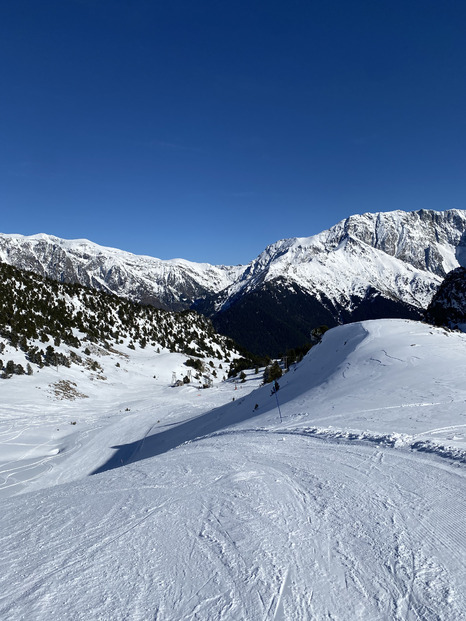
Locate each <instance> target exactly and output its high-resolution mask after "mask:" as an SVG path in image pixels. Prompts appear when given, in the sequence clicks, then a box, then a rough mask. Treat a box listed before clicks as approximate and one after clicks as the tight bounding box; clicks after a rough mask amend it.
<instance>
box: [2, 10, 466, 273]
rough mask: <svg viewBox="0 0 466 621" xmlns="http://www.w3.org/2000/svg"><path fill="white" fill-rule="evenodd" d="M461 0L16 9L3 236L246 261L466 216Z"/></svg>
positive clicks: (7, 65)
mask: <svg viewBox="0 0 466 621" xmlns="http://www.w3.org/2000/svg"><path fill="white" fill-rule="evenodd" d="M465 32H466V3H465V2H460V1H459V0H458V1H451V0H442V1H440V0H387V1H385V0H365V1H362V0H338V1H337V0H319V1H313V0H283V1H274V0H262V1H255V0H229V1H223V0H215V1H214V0H183V1H180V0H166V1H165V0H164V1H159V0H56V1H49V0H41V1H39V0H10V1H4V2H2V3H1V6H0V53H1V57H0V58H1V61H0V88H1V91H0V92H1V95H0V209H1V221H0V231H1V232H3V233H22V234H25V235H29V234H33V233H39V232H44V233H50V234H54V235H57V236H59V237H64V238H68V239H74V238H81V237H85V238H88V239H91V240H92V241H95V242H96V243H99V244H103V245H107V246H114V247H117V248H122V249H124V250H129V251H131V252H135V253H138V254H149V255H152V256H156V257H160V258H163V259H168V258H174V257H183V258H186V259H190V260H193V261H207V262H210V263H217V264H219V263H225V264H235V263H246V262H248V261H250V260H251V259H253V258H254V257H255V256H256V255H257V254H258V253H259V252H261V251H262V250H263V249H264V247H265V246H266V245H267V244H269V243H272V242H274V241H276V240H278V239H281V238H284V237H292V236H308V235H313V234H314V233H318V232H319V231H321V230H323V229H326V228H328V227H329V226H331V225H333V224H335V223H336V222H338V221H339V220H341V219H342V218H345V217H347V216H349V215H351V214H353V213H363V212H366V211H388V210H393V209H404V210H414V209H421V208H426V209H439V210H441V209H448V208H460V209H463V208H466V201H465V198H466V36H465Z"/></svg>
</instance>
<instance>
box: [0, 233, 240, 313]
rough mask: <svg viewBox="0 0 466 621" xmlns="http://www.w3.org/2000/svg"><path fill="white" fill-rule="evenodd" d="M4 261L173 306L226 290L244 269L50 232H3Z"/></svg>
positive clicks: (1, 254) (0, 247)
mask: <svg viewBox="0 0 466 621" xmlns="http://www.w3.org/2000/svg"><path fill="white" fill-rule="evenodd" d="M0 261H2V262H5V263H8V264H10V265H14V266H15V267H18V268H20V269H26V270H30V271H33V272H36V273H38V274H40V275H42V276H48V277H49V278H53V279H55V280H58V281H60V282H79V283H80V284H83V285H86V286H90V287H93V288H95V289H99V290H103V291H110V292H112V293H116V294H117V295H120V296H123V297H129V298H131V299H133V300H136V301H139V302H143V303H150V304H153V305H155V306H160V307H162V308H168V309H172V310H179V309H182V308H186V307H188V306H189V305H190V303H191V300H192V299H193V298H197V297H201V296H203V295H206V294H211V293H216V292H218V291H220V290H221V289H223V288H225V287H226V286H227V285H229V284H231V282H232V281H233V280H234V279H235V278H236V277H237V275H238V273H240V272H241V271H242V270H243V269H244V268H242V267H241V266H233V267H228V266H223V265H220V266H215V265H210V264H208V263H194V262H191V261H187V260H185V259H169V260H162V259H157V258H154V257H150V256H146V255H135V254H132V253H131V252H126V251H123V250H118V249H116V248H109V247H105V246H100V245H98V244H95V243H93V242H91V241H89V240H87V239H76V240H66V239H61V238H59V237H55V236H53V235H46V234H44V233H40V234H37V235H31V236H25V235H19V234H0Z"/></svg>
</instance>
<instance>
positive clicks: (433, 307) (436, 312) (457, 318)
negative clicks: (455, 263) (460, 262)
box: [425, 267, 466, 328]
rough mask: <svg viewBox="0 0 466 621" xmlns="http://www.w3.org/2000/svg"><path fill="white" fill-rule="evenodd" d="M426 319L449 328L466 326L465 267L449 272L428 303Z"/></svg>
mask: <svg viewBox="0 0 466 621" xmlns="http://www.w3.org/2000/svg"><path fill="white" fill-rule="evenodd" d="M425 318H426V320H427V321H429V322H431V323H433V324H435V325H438V326H446V327H449V328H457V327H462V328H464V327H465V326H466V268H464V267H458V268H457V269H456V270H453V271H452V272H450V273H449V274H448V275H447V277H446V278H445V280H444V281H443V282H442V284H441V285H440V287H439V289H438V291H437V293H436V294H435V295H434V297H433V298H432V301H431V303H430V304H429V306H428V308H427V311H426V315H425Z"/></svg>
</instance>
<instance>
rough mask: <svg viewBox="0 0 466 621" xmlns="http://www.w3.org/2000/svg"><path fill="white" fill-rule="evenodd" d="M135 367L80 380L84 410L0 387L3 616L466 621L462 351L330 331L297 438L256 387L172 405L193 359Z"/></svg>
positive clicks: (37, 387)
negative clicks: (180, 372) (176, 383)
mask: <svg viewBox="0 0 466 621" xmlns="http://www.w3.org/2000/svg"><path fill="white" fill-rule="evenodd" d="M132 356H133V357H132V358H131V359H128V360H127V361H126V362H125V363H124V364H125V365H126V369H127V374H126V376H127V378H128V380H127V382H126V383H124V384H122V383H116V382H113V379H112V368H113V367H114V365H115V361H114V360H112V359H111V357H109V358H108V360H103V361H102V364H103V365H104V364H105V365H106V366H105V369H104V371H105V375H106V377H107V380H106V381H99V382H97V381H96V380H95V379H94V380H91V379H90V378H89V377H87V376H85V374H84V375H83V374H81V376H80V377H78V374H79V373H80V372H79V371H73V370H72V369H70V370H66V371H65V372H67V373H70V374H73V373H75V374H76V375H75V376H73V375H70V378H69V379H70V380H72V381H75V382H76V385H77V389H79V391H80V392H81V393H83V394H86V395H87V397H88V398H86V399H85V398H81V399H76V400H74V401H60V400H57V399H56V398H55V397H52V395H51V392H50V383H51V382H52V380H53V370H52V369H43V370H41V371H40V373H39V374H36V375H34V376H32V377H13V378H12V379H11V380H8V381H5V382H2V383H1V384H0V391H1V393H0V394H1V410H0V411H1V419H0V420H1V423H0V424H1V427H0V442H1V453H0V455H1V458H0V461H1V462H2V463H1V464H0V473H1V475H0V476H1V480H0V483H1V484H0V494H1V495H2V511H1V519H0V541H1V544H0V545H1V548H0V549H1V554H0V569H1V571H0V618H2V619H9V620H10V619H37V620H43V619H44V620H45V619H51V618H57V619H109V620H110V619H111V620H129V619H131V620H146V619H157V620H158V621H161V620H173V621H175V620H181V619H183V620H195V619H198V620H217V619H220V620H222V619H224V620H232V619H233V620H256V619H257V620H260V621H265V620H278V619H286V620H287V621H288V620H292V621H294V620H296V621H302V620H304V619H317V620H320V619H340V620H352V619H361V620H364V621H365V620H368V619H370V620H379V619H380V620H382V619H384V620H385V619H386V620H393V619H399V620H401V619H403V620H406V619H409V620H412V621H414V620H420V619H422V620H432V621H433V620H436V621H437V620H442V619H443V620H445V621H452V620H453V621H455V620H460V619H464V611H465V610H466V569H465V561H466V534H465V517H466V506H465V505H466V502H465V496H466V494H465V492H466V485H465V484H466V479H465V463H466V442H465V433H466V414H465V412H466V385H465V383H464V372H465V369H466V336H465V335H462V334H459V333H452V332H447V331H445V330H443V329H439V328H433V327H431V326H428V325H426V324H421V323H415V322H409V321H404V320H380V321H373V322H363V323H357V324H350V325H346V326H341V327H338V328H335V329H333V330H331V331H329V332H327V333H326V335H325V336H324V339H323V341H322V343H321V344H319V345H317V346H316V347H314V348H313V349H312V350H311V352H310V353H309V354H308V355H307V356H306V358H305V359H304V360H303V361H302V362H301V363H300V364H299V365H297V366H296V367H293V368H292V369H291V370H290V372H289V373H287V374H286V375H285V376H284V377H283V378H282V379H281V381H280V385H281V388H280V391H279V393H278V398H279V402H280V408H281V413H282V416H283V422H280V419H279V415H278V411H277V407H276V406H277V403H276V400H275V397H274V396H271V395H270V386H264V387H259V383H260V377H259V376H257V377H255V376H252V375H249V376H248V380H247V382H246V383H245V384H238V385H236V386H235V384H234V383H233V382H224V383H218V384H216V385H215V386H214V387H213V388H212V389H208V390H197V389H196V388H195V387H193V386H192V385H188V386H183V387H181V388H177V389H175V388H171V387H169V386H168V384H169V378H170V377H171V372H172V370H174V369H175V368H178V369H181V368H182V366H181V365H182V358H181V357H179V358H176V356H177V355H175V358H171V357H170V356H168V355H166V356H165V357H163V358H162V357H160V358H159V359H157V358H153V359H150V360H149V358H148V356H149V353H148V352H147V351H145V350H140V351H139V352H138V351H136V352H133V353H132ZM177 365H178V367H177ZM55 373H56V371H55ZM154 375H155V376H156V377H155V378H154ZM118 377H121V373H120V375H119V376H118ZM233 399H234V400H233ZM256 406H257V407H256ZM73 422H76V425H71V424H70V423H73ZM57 430H58V431H57ZM96 472H97V474H92V473H96Z"/></svg>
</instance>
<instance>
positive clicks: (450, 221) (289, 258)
mask: <svg viewBox="0 0 466 621" xmlns="http://www.w3.org/2000/svg"><path fill="white" fill-rule="evenodd" d="M465 251H466V211H463V210H461V211H460V210H457V209H452V210H448V211H444V212H437V211H427V210H421V211H416V212H404V211H393V212H387V213H366V214H363V215H354V216H351V217H349V218H347V219H346V220H342V221H341V222H339V223H338V224H336V225H335V226H333V227H332V228H330V229H328V230H326V231H323V232H321V233H319V234H317V235H313V236H311V237H297V238H292V239H283V240H281V241H278V242H276V243H274V244H271V245H270V246H268V247H267V248H266V249H265V250H264V251H263V252H262V253H261V254H260V255H259V256H258V257H257V258H256V259H255V260H254V261H252V262H251V263H250V264H249V265H248V267H247V268H246V269H245V270H244V272H243V273H242V274H241V276H240V277H239V279H238V280H237V281H236V282H235V283H233V284H232V285H231V286H230V287H229V288H228V289H226V290H225V291H223V292H222V293H221V297H220V298H219V300H218V303H217V310H220V309H222V308H224V307H226V306H228V305H229V303H230V301H231V300H232V299H233V298H237V296H238V295H243V294H245V293H249V292H250V291H253V290H254V289H255V288H257V287H258V286H260V285H261V284H262V283H264V282H271V281H273V280H276V279H277V278H282V279H285V280H286V281H289V282H295V283H297V284H298V285H299V286H300V287H301V288H302V289H304V290H307V291H309V292H312V293H313V294H314V295H317V296H319V295H322V294H324V295H325V296H326V297H327V298H328V299H330V300H332V301H335V302H337V303H338V304H346V305H348V306H349V305H350V304H351V297H352V296H354V295H356V296H359V297H364V295H365V293H366V292H367V290H368V288H369V287H371V288H372V289H375V290H377V291H379V292H381V293H382V294H384V295H386V296H388V297H395V298H397V299H399V300H401V301H402V302H405V303H407V304H411V305H413V306H416V307H419V308H425V307H426V306H427V304H428V303H429V301H430V300H431V298H432V296H433V294H434V293H435V291H436V289H437V287H438V285H439V284H440V282H441V281H442V279H443V278H444V276H445V275H446V274H447V273H448V272H450V271H451V270H452V269H455V268H456V267H458V266H459V265H460V264H461V263H462V262H463V260H464V257H465Z"/></svg>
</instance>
